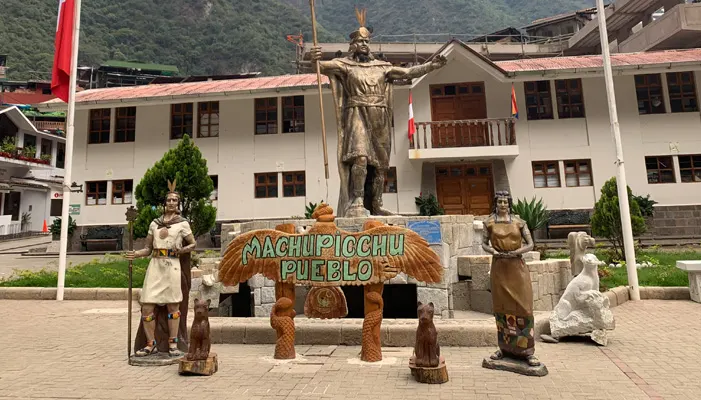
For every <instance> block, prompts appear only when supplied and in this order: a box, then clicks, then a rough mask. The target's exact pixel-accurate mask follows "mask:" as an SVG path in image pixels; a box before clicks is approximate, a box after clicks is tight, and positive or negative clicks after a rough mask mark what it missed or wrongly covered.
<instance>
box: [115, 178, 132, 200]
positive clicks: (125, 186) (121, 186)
mask: <svg viewBox="0 0 701 400" xmlns="http://www.w3.org/2000/svg"><path fill="white" fill-rule="evenodd" d="M133 182H134V181H132V180H131V179H129V180H128V181H127V180H124V181H112V204H131V197H132V192H133V190H132V188H133V187H134V183H133Z"/></svg>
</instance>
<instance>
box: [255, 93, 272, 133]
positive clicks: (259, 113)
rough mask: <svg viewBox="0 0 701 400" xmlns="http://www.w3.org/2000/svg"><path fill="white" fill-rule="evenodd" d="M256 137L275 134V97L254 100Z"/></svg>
mask: <svg viewBox="0 0 701 400" xmlns="http://www.w3.org/2000/svg"><path fill="white" fill-rule="evenodd" d="M255 113H256V135H272V134H275V133H277V97H269V98H265V99H256V105H255Z"/></svg>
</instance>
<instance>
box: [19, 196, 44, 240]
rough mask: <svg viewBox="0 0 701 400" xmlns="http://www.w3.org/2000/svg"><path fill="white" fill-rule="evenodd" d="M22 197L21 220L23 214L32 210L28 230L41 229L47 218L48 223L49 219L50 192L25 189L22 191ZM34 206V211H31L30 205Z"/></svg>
mask: <svg viewBox="0 0 701 400" xmlns="http://www.w3.org/2000/svg"><path fill="white" fill-rule="evenodd" d="M21 192H22V195H21V197H20V213H19V218H20V219H19V221H20V222H21V221H22V214H23V213H25V212H31V218H32V219H31V221H30V225H29V226H28V227H27V230H31V231H41V229H42V228H43V225H44V219H46V223H47V225H48V224H49V223H50V221H49V208H48V207H49V206H50V204H49V193H48V192H47V191H43V190H33V189H24V190H22V191H21ZM30 205H31V206H32V211H29V206H30Z"/></svg>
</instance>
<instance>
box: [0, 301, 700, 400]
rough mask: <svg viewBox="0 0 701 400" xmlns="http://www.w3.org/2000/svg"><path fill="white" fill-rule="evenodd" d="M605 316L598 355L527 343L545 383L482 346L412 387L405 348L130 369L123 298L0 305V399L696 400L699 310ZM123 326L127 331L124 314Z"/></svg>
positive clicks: (230, 355)
mask: <svg viewBox="0 0 701 400" xmlns="http://www.w3.org/2000/svg"><path fill="white" fill-rule="evenodd" d="M613 311H614V314H615V316H616V324H617V326H616V330H615V331H614V333H613V337H612V338H611V341H610V344H609V346H608V347H605V348H604V347H597V346H595V345H592V344H589V343H586V342H568V343H559V344H546V343H542V342H538V343H537V344H536V354H537V355H538V356H539V357H540V359H541V360H542V361H543V362H544V363H545V364H546V365H547V367H548V370H549V371H550V374H549V375H548V376H546V377H543V378H537V377H525V376H519V375H516V374H512V373H508V372H499V371H492V370H487V369H483V368H482V367H481V362H482V358H483V357H484V356H486V355H488V354H490V353H491V352H492V351H493V349H492V348H485V347H483V348H455V347H453V348H449V347H444V348H442V349H441V350H442V351H441V353H442V354H443V355H445V358H446V360H447V365H448V373H449V375H450V382H448V383H446V384H443V385H424V384H418V383H416V382H415V381H414V380H413V379H412V378H411V376H410V373H409V368H408V367H407V362H408V358H409V356H410V355H411V351H412V350H411V349H409V348H385V349H384V358H385V359H384V360H383V361H382V362H381V363H378V364H372V365H371V364H366V363H361V362H360V361H359V359H358V357H357V355H358V353H359V351H360V347H344V346H338V347H336V346H330V347H329V346H297V352H298V354H299V358H298V359H297V360H295V361H293V362H276V361H275V360H273V359H272V354H273V345H255V346H254V345H216V344H215V345H213V346H212V350H213V351H214V352H216V353H217V354H218V355H219V360H220V365H219V372H218V373H216V374H215V375H214V376H211V377H183V376H179V375H178V373H177V365H173V366H168V367H151V368H145V367H132V366H129V365H127V363H126V347H127V339H126V316H127V315H126V304H124V303H123V302H105V301H102V302H99V301H64V302H60V303H59V302H56V301H10V300H0V321H2V325H3V327H2V330H0V338H1V342H2V343H3V348H4V349H3V350H4V354H3V357H2V358H1V359H0V360H1V361H0V399H44V398H46V399H190V400H194V399H203V400H204V399H254V398H271V399H272V398H275V399H297V398H299V399H310V398H311V399H313V398H334V399H380V398H381V399H402V400H405V399H411V398H435V399H452V398H455V399H470V398H474V399H619V400H620V399H699V398H701V345H699V343H698V337H699V332H701V305H699V304H696V303H693V302H690V301H659V300H646V301H642V302H635V303H633V302H628V303H625V304H624V305H622V306H619V307H616V308H614V309H613ZM133 321H134V330H136V327H137V326H138V313H136V312H135V313H134V314H133Z"/></svg>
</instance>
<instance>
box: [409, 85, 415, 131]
mask: <svg viewBox="0 0 701 400" xmlns="http://www.w3.org/2000/svg"><path fill="white" fill-rule="evenodd" d="M411 103H412V100H411V92H409V140H411V138H412V137H413V136H414V134H415V133H416V125H415V124H414V107H413V106H412V104H411Z"/></svg>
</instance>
